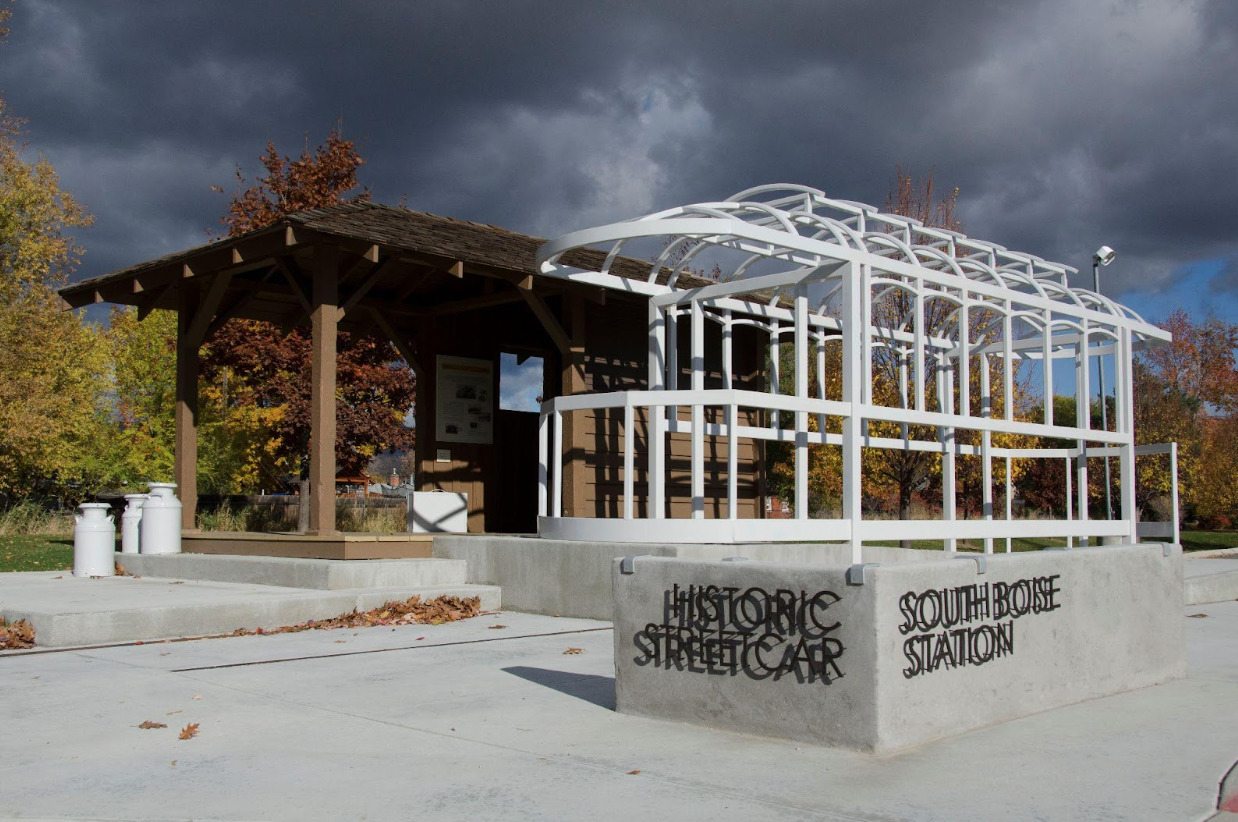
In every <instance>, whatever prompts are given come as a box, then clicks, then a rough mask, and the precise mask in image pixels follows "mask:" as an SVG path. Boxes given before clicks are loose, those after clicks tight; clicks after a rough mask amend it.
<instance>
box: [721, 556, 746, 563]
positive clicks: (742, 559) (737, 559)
mask: <svg viewBox="0 0 1238 822" xmlns="http://www.w3.org/2000/svg"><path fill="white" fill-rule="evenodd" d="M722 561H723V562H747V561H748V557H723V558H722Z"/></svg>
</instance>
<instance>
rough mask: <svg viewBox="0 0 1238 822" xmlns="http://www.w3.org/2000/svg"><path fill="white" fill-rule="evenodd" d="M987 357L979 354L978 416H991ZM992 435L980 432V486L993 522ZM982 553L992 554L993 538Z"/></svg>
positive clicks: (991, 401) (989, 516)
mask: <svg viewBox="0 0 1238 822" xmlns="http://www.w3.org/2000/svg"><path fill="white" fill-rule="evenodd" d="M989 379H990V374H989V355H988V354H985V353H983V352H982V353H981V354H980V416H982V417H985V418H988V417H991V416H993V397H992V386H990V384H989ZM992 447H993V433H992V432H991V431H989V430H987V429H986V430H984V431H981V432H980V485H981V488H982V491H981V493H982V494H983V495H984V496H983V498H982V505H983V511H984V518H985V519H986V520H988V521H990V522H992V520H993V454H992V452H991V449H992ZM984 552H985V553H986V554H991V553H993V538H992V537H985V538H984Z"/></svg>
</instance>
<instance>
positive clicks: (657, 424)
mask: <svg viewBox="0 0 1238 822" xmlns="http://www.w3.org/2000/svg"><path fill="white" fill-rule="evenodd" d="M666 330H667V326H666V314H665V313H664V312H663V310H662V309H661V308H659V307H658V306H656V305H654V303H653V300H650V301H649V390H650V391H663V390H665V389H666V378H667V372H668V368H667V356H668V355H667V341H666V337H667V333H666ZM648 420H649V432H648V442H647V445H648V448H647V453H646V459H647V460H648V465H646V466H645V476H646V478H647V479H648V483H649V488H648V495H647V499H646V505H647V506H648V509H647V511H646V516H648V517H649V518H650V519H662V517H663V515H664V514H665V506H666V496H665V489H666V470H665V460H664V458H663V454H664V450H665V449H664V443H665V439H666V434H665V420H666V406H665V405H661V404H657V403H650V405H649V408H648Z"/></svg>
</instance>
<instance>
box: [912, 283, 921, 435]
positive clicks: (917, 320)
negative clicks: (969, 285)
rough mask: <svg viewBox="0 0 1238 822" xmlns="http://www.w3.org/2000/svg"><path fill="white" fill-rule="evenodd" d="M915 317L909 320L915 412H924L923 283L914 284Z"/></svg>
mask: <svg viewBox="0 0 1238 822" xmlns="http://www.w3.org/2000/svg"><path fill="white" fill-rule="evenodd" d="M914 311H915V316H913V317H912V318H911V325H912V332H913V334H914V336H915V341H914V345H915V351H916V355H915V362H914V363H912V365H913V366H914V367H915V372H916V410H917V411H923V410H924V282H923V281H922V280H921V281H918V282H916V298H915V307H914Z"/></svg>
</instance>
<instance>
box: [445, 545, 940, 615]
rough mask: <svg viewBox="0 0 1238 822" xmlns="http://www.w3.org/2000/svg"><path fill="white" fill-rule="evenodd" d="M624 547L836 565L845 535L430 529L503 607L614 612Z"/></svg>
mask: <svg viewBox="0 0 1238 822" xmlns="http://www.w3.org/2000/svg"><path fill="white" fill-rule="evenodd" d="M631 554H647V555H650V556H660V557H682V558H690V559H712V560H721V559H724V558H726V557H734V556H743V557H747V558H749V559H753V560H760V561H764V562H780V563H798V564H822V565H829V566H832V567H836V568H842V567H846V566H847V565H849V564H850V563H851V546H850V545H848V544H846V543H746V544H738V545H718V544H709V545H693V544H678V545H666V544H661V545H648V544H640V543H617V542H576V541H571V540H552V539H541V538H539V537H519V536H493V535H488V534H475V535H474V534H469V535H465V534H461V535H446V534H436V535H435V537H434V556H435V557H439V558H443V559H458V560H466V561H467V562H468V581H469V582H472V583H480V584H485V585H498V586H501V587H502V588H503V604H504V606H505V607H507V608H509V609H511V610H513V611H524V612H527V613H533V614H552V615H555V616H570V617H579V618H583V619H611V618H612V617H613V616H614V598H613V593H612V587H611V565H612V564H613V561H614V559H615V558H616V557H623V556H628V555H631ZM941 556H942V555H941V554H939V553H935V552H933V551H915V550H910V549H902V548H865V549H864V560H865V562H897V561H913V560H914V561H929V560H937V559H940V558H941Z"/></svg>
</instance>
